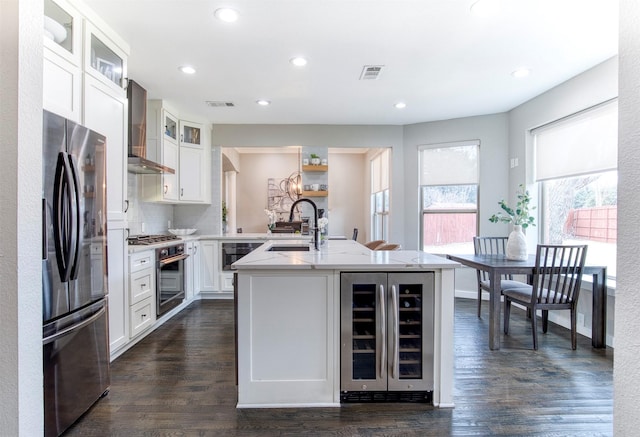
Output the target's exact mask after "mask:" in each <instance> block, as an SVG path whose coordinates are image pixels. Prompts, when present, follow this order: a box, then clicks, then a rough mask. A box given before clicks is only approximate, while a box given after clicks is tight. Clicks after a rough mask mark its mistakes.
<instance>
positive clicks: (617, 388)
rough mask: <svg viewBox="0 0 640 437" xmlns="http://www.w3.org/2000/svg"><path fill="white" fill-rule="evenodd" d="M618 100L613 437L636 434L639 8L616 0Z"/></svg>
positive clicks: (633, 0) (639, 370) (639, 390)
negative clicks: (618, 68) (614, 436)
mask: <svg viewBox="0 0 640 437" xmlns="http://www.w3.org/2000/svg"><path fill="white" fill-rule="evenodd" d="M620 18H621V20H620V76H619V77H620V98H619V101H618V111H619V132H618V134H619V139H620V142H619V145H618V174H619V183H618V211H619V213H618V236H619V238H618V288H617V290H616V307H615V312H616V319H615V328H616V339H615V346H616V350H615V357H614V367H613V377H614V378H613V381H614V390H613V393H614V402H613V430H614V434H615V435H618V436H627V435H637V433H638V429H640V415H639V414H638V406H640V366H638V356H640V336H638V332H640V317H638V309H640V293H639V292H638V282H640V265H638V247H640V233H638V229H640V214H638V208H639V205H640V166H638V162H640V147H639V145H640V110H639V108H640V38H639V36H638V35H639V34H638V29H640V4H639V3H638V2H637V0H621V1H620Z"/></svg>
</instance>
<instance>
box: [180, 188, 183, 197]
mask: <svg viewBox="0 0 640 437" xmlns="http://www.w3.org/2000/svg"><path fill="white" fill-rule="evenodd" d="M182 196H184V188H180V197H182Z"/></svg>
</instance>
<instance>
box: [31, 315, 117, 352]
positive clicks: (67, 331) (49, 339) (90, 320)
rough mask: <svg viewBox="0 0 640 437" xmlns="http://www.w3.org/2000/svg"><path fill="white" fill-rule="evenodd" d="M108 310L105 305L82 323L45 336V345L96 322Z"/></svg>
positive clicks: (43, 340) (43, 343)
mask: <svg viewBox="0 0 640 437" xmlns="http://www.w3.org/2000/svg"><path fill="white" fill-rule="evenodd" d="M106 311H107V310H106V309H105V307H104V306H103V307H102V308H100V310H99V311H98V312H97V313H95V314H94V315H92V316H91V317H89V318H88V319H86V320H83V321H82V322H81V323H79V324H77V325H72V326H69V327H68V328H65V329H63V330H62V331H60V332H56V333H55V334H53V335H50V336H48V337H45V338H43V339H42V345H43V346H44V345H45V344H49V343H52V342H54V341H56V340H58V339H59V338H61V337H64V336H65V335H68V334H70V333H72V332H74V331H79V330H80V329H82V328H84V327H85V326H87V325H90V324H91V323H93V322H95V321H96V320H98V319H99V318H100V316H102V315H103V314H104V313H105V312H106Z"/></svg>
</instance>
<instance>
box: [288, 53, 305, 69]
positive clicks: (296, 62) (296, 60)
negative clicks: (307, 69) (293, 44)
mask: <svg viewBox="0 0 640 437" xmlns="http://www.w3.org/2000/svg"><path fill="white" fill-rule="evenodd" d="M289 62H291V63H292V64H293V65H295V66H296V67H304V66H305V65H307V59H306V58H303V57H302V56H296V57H295V58H291V59H289Z"/></svg>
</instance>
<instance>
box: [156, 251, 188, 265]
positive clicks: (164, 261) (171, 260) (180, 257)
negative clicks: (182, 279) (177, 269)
mask: <svg viewBox="0 0 640 437" xmlns="http://www.w3.org/2000/svg"><path fill="white" fill-rule="evenodd" d="M188 257H189V255H187V254H182V255H176V256H172V257H171V258H166V259H162V260H160V261H158V264H159V265H160V267H164V266H166V265H167V264H171V263H174V262H177V261H182V260H183V259H187V258H188Z"/></svg>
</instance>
